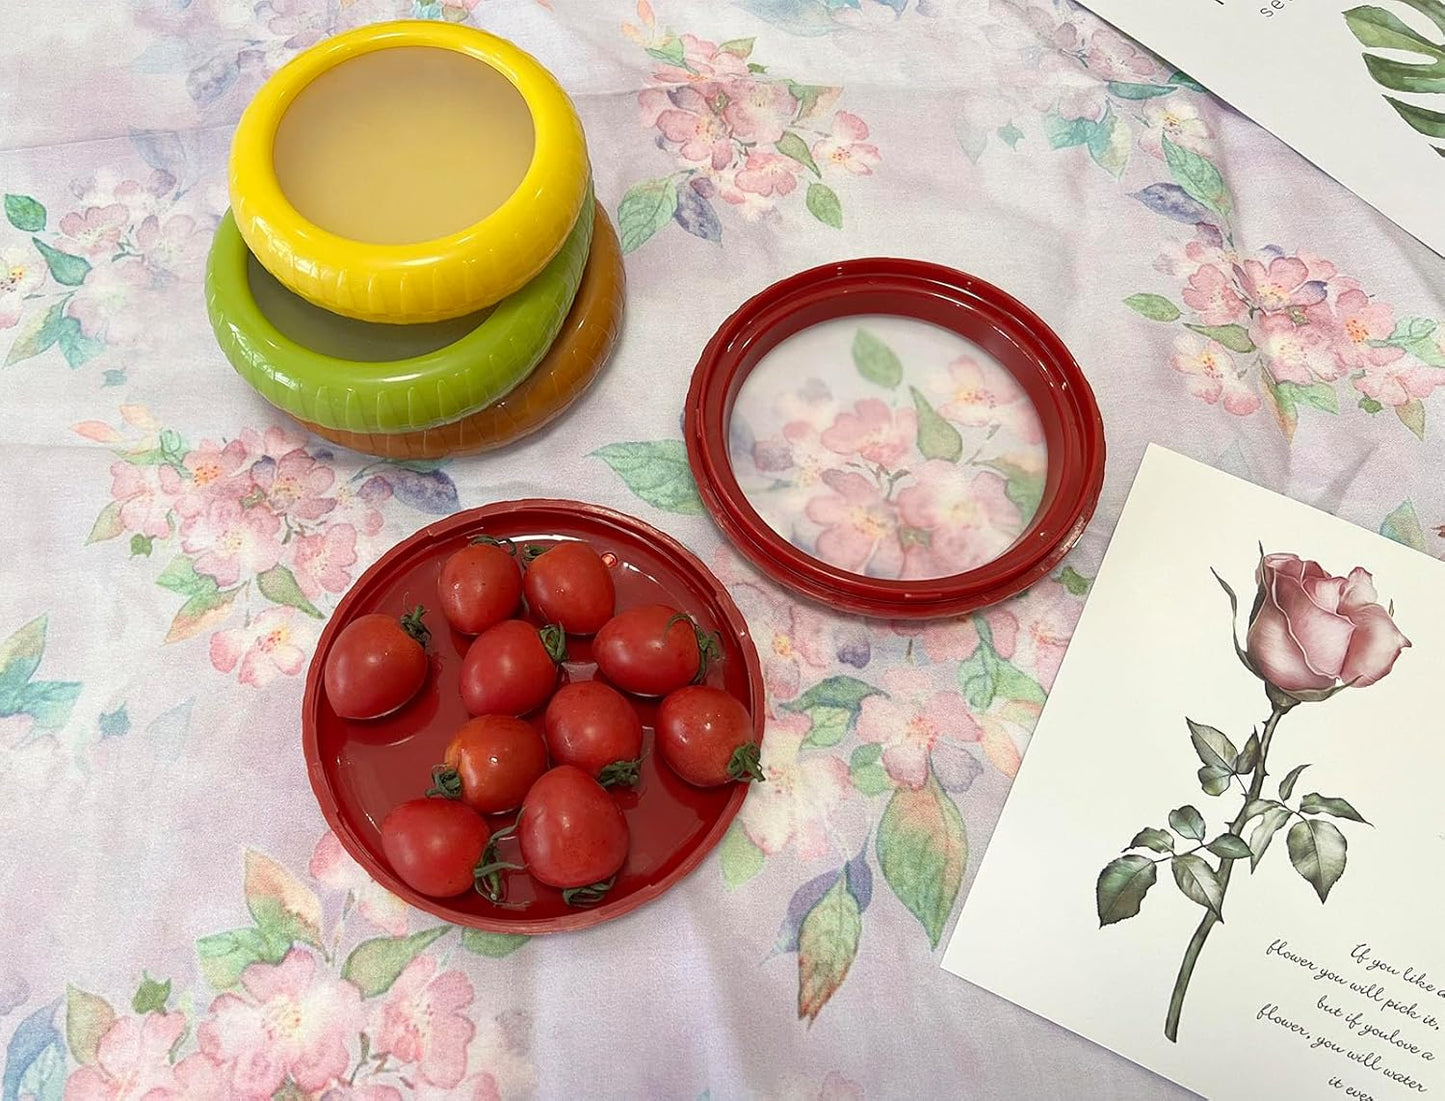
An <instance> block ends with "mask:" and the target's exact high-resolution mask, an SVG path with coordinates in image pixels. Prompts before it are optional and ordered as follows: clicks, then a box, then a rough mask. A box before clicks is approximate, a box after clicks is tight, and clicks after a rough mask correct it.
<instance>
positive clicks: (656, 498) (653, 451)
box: [592, 440, 703, 516]
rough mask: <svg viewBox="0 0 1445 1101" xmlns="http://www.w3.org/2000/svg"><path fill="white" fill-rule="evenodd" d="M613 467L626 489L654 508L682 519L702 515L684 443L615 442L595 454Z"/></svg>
mask: <svg viewBox="0 0 1445 1101" xmlns="http://www.w3.org/2000/svg"><path fill="white" fill-rule="evenodd" d="M592 455H593V456H594V457H595V458H598V459H601V460H602V461H603V462H605V463H606V464H607V465H608V466H610V467H611V468H612V469H613V470H614V471H615V472H616V473H617V474H618V475H619V476H620V477H621V478H622V480H623V481H624V482H626V483H627V488H628V489H630V490H632V492H633V493H635V494H637V496H639V497H641V498H642V499H643V500H644V501H646V502H647V503H648V504H650V505H652V506H653V507H654V508H660V509H662V510H663V511H664V512H676V513H678V514H680V515H683V516H700V515H702V511H703V507H702V498H701V497H699V496H698V495H697V484H696V483H695V482H694V481H693V478H692V469H691V468H690V467H689V466H688V463H687V447H686V446H685V445H684V444H683V442H682V441H681V440H640V441H636V442H631V443H612V444H608V445H607V446H605V447H599V448H598V449H597V450H596V451H594V452H592Z"/></svg>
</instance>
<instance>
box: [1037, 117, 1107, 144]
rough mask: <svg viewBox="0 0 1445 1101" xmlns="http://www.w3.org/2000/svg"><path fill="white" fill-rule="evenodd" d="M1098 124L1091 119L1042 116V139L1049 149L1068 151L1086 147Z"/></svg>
mask: <svg viewBox="0 0 1445 1101" xmlns="http://www.w3.org/2000/svg"><path fill="white" fill-rule="evenodd" d="M1098 126H1099V124H1098V123H1097V122H1095V121H1094V120H1093V119H1066V118H1064V117H1063V116H1062V115H1058V114H1049V115H1045V116H1044V137H1045V138H1047V139H1048V142H1049V148H1050V149H1070V148H1072V147H1074V146H1076V145H1087V144H1088V143H1089V139H1090V138H1091V137H1092V136H1093V135H1094V132H1095V130H1096V129H1097V128H1098Z"/></svg>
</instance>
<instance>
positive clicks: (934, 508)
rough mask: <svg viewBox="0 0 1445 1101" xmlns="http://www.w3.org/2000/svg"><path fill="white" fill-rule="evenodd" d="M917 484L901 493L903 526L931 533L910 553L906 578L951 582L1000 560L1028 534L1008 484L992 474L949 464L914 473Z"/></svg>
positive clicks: (935, 462) (939, 462)
mask: <svg viewBox="0 0 1445 1101" xmlns="http://www.w3.org/2000/svg"><path fill="white" fill-rule="evenodd" d="M913 473H914V478H915V481H914V482H913V484H911V485H909V486H908V487H907V488H905V489H903V490H902V491H901V492H900V493H899V494H898V515H899V518H900V520H901V521H902V523H903V524H904V525H905V526H906V527H908V528H913V529H915V530H917V531H920V532H927V533H928V539H927V541H926V542H922V541H919V542H914V543H912V544H911V545H910V546H909V547H908V549H907V552H906V565H905V568H904V576H905V577H946V576H948V575H950V574H955V573H962V572H964V571H965V570H971V569H974V568H975V567H977V566H981V565H983V564H984V563H985V562H990V561H992V560H993V559H995V558H997V557H998V556H999V555H1000V554H1002V553H1003V552H1004V551H1005V550H1007V549H1008V548H1009V546H1010V545H1012V543H1013V541H1014V540H1015V539H1017V538H1018V536H1019V533H1020V532H1021V531H1022V530H1023V526H1024V520H1023V516H1022V515H1021V514H1020V512H1019V509H1018V506H1017V505H1015V504H1014V503H1013V502H1012V501H1010V500H1009V499H1008V493H1007V492H1006V490H1007V487H1008V483H1007V482H1005V481H1004V479H1003V478H1001V477H1000V476H999V475H998V474H996V473H994V472H993V471H991V470H982V471H978V472H977V473H974V474H972V475H971V476H970V474H969V472H968V470H966V469H960V467H959V466H958V465H957V464H956V463H950V462H948V461H946V460H944V459H930V460H928V461H927V462H925V463H923V464H922V465H921V466H919V467H917V468H916V469H915V470H914V472H913Z"/></svg>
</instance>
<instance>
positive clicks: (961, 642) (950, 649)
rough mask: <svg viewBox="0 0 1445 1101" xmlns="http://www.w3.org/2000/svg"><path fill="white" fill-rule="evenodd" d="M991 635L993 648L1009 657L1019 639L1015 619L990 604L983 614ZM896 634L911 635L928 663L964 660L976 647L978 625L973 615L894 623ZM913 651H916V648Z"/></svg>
mask: <svg viewBox="0 0 1445 1101" xmlns="http://www.w3.org/2000/svg"><path fill="white" fill-rule="evenodd" d="M980 614H982V616H983V618H984V621H985V622H986V623H987V624H988V627H989V631H990V632H991V633H992V635H993V648H994V650H995V651H996V652H997V653H998V654H999V655H1000V656H1001V657H1005V658H1008V657H1012V656H1013V652H1014V646H1015V644H1016V642H1017V640H1018V629H1019V625H1018V620H1017V619H1015V618H1014V615H1013V613H1012V612H1009V611H1006V610H1005V609H1003V608H999V607H993V608H990V609H988V610H987V611H984V612H982V613H980ZM893 630H894V632H895V633H896V634H900V635H903V636H905V637H911V638H913V639H914V640H915V643H916V646H917V647H919V648H921V649H922V650H923V653H924V655H925V656H927V658H928V660H929V661H930V662H950V661H967V660H968V659H969V658H971V657H973V655H974V652H975V651H977V650H978V644H979V642H980V638H979V633H978V626H977V625H976V624H975V623H974V619H973V616H962V617H960V618H958V619H942V620H933V621H919V622H914V621H904V622H900V623H895V624H894V625H893ZM915 652H916V651H915Z"/></svg>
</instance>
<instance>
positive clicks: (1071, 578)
mask: <svg viewBox="0 0 1445 1101" xmlns="http://www.w3.org/2000/svg"><path fill="white" fill-rule="evenodd" d="M1056 580H1057V581H1058V583H1059V584H1060V585H1062V586H1063V587H1064V588H1066V589H1068V590H1069V595H1070V596H1083V595H1084V594H1085V593H1086V592H1088V591H1089V586H1090V585H1092V584H1093V582H1092V581H1091V580H1090V579H1089V578H1087V577H1085V576H1084V575H1083V574H1081V573H1080V572H1079V571H1078V570H1076V569H1074V567H1073V566H1065V567H1064V568H1063V569H1061V570H1060V571H1059V576H1058V577H1057V578H1056Z"/></svg>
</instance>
